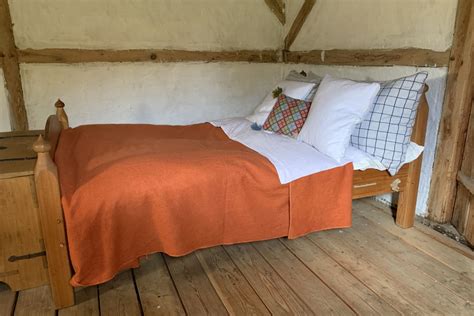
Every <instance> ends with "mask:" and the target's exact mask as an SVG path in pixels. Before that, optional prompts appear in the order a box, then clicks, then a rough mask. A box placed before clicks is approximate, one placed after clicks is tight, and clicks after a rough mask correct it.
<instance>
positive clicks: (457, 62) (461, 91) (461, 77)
mask: <svg viewBox="0 0 474 316" xmlns="http://www.w3.org/2000/svg"><path fill="white" fill-rule="evenodd" d="M473 29H474V5H473V1H471V0H459V3H458V9H457V16H456V24H455V30H454V38H453V45H452V48H451V57H450V62H449V70H448V80H447V86H446V92H445V99H444V105H443V112H442V115H441V123H440V128H439V134H438V142H437V150H436V157H435V164H434V169H433V176H432V180H431V188H430V200H429V203H428V212H429V218H430V219H432V220H434V221H436V222H441V223H446V222H448V221H450V220H451V218H452V216H453V210H454V202H455V198H456V197H455V195H456V177H457V173H458V170H459V169H460V166H461V162H462V157H463V150H464V144H465V141H466V132H467V128H468V123H469V114H470V112H471V107H472V97H473V88H472V84H473V81H474V71H473V67H474V63H473V62H472V58H473V47H474V31H473Z"/></svg>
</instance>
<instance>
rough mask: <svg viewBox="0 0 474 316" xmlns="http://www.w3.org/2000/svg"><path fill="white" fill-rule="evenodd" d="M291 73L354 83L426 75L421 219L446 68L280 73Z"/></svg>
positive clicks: (314, 68) (389, 199)
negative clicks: (426, 101) (312, 73)
mask: <svg viewBox="0 0 474 316" xmlns="http://www.w3.org/2000/svg"><path fill="white" fill-rule="evenodd" d="M291 69H296V70H298V71H299V70H306V71H308V70H311V71H313V72H314V73H316V74H319V75H324V74H326V73H328V74H331V75H333V76H338V77H341V78H349V79H354V80H368V81H372V80H373V81H383V80H390V79H395V78H399V77H403V76H407V75H411V74H413V73H415V72H417V71H427V72H428V80H427V84H428V86H429V90H428V94H427V100H428V106H429V115H428V126H427V132H426V140H425V150H424V154H423V164H422V170H421V178H420V186H419V191H418V200H417V206H416V213H417V214H418V215H421V216H424V215H426V212H427V202H428V196H429V189H430V182H431V173H432V169H433V161H434V155H435V149H436V140H437V135H438V127H439V121H440V117H441V108H442V104H443V98H444V90H445V86H446V75H447V68H416V67H402V66H397V67H348V66H317V65H301V64H300V65H286V66H285V69H284V72H285V73H287V72H288V71H289V70H291ZM381 198H382V199H384V200H386V201H387V202H389V203H392V202H394V201H392V196H391V195H384V196H381Z"/></svg>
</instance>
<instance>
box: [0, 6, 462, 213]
mask: <svg viewBox="0 0 474 316" xmlns="http://www.w3.org/2000/svg"><path fill="white" fill-rule="evenodd" d="M285 2H286V13H287V24H286V25H285V26H282V25H281V24H280V23H279V21H278V20H277V19H276V17H275V16H274V15H273V14H272V13H271V12H270V10H269V9H268V8H267V6H266V5H265V2H264V1H263V0H238V1H237V0H136V1H127V0H75V1H73V0H9V3H10V7H11V14H12V19H13V23H14V34H15V38H16V44H17V46H18V47H19V48H38V49H39V48H90V49H92V48H104V49H133V48H174V49H186V50H234V49H280V48H282V46H283V39H284V37H285V35H286V34H287V32H288V29H289V27H290V26H291V23H292V22H293V19H294V18H295V17H296V15H297V13H298V11H299V8H300V6H301V4H302V3H303V0H286V1H285ZM456 5H457V0H383V1H381V0H318V1H317V2H316V5H315V7H314V8H313V11H312V13H311V14H310V15H309V17H308V19H307V21H306V23H305V24H304V26H303V28H302V29H301V32H300V34H299V36H298V37H297V39H296V41H295V42H294V44H293V46H292V47H291V49H292V50H311V49H333V48H339V49H371V48H400V47H419V48H427V49H432V50H436V51H445V50H446V49H448V48H449V47H450V45H451V41H452V31H453V26H454V18H455V12H456ZM293 68H295V69H305V70H312V71H314V72H316V73H318V74H321V75H323V74H324V73H332V74H333V75H338V76H341V77H347V78H354V79H364V80H366V79H368V80H385V79H392V78H397V77H400V76H402V75H406V74H411V73H414V72H415V71H417V69H416V68H414V67H328V66H308V65H283V64H248V63H211V64H208V63H169V64H155V63H133V64H132V63H123V64H105V63H100V64H98V63H97V64H75V65H60V64H36V65H35V64H23V65H21V75H22V81H23V88H24V92H25V103H26V107H27V111H28V118H29V123H30V127H31V128H41V127H42V124H43V122H44V119H45V118H46V117H47V115H49V114H50V113H51V111H52V110H53V108H52V104H53V103H54V101H55V100H56V98H58V97H60V98H62V99H63V100H64V101H65V102H66V106H67V110H68V113H69V114H70V117H71V124H72V125H78V124H85V123H105V122H110V123H118V122H137V123H138V122H142V123H167V124H188V123H194V122H202V121H206V120H211V119H216V118H222V117H228V116H237V115H245V114H247V113H249V112H250V111H251V110H252V108H253V107H254V106H256V104H258V103H259V101H260V100H261V99H262V98H263V96H264V95H265V94H266V93H267V92H268V91H270V90H271V88H272V86H273V85H274V84H275V83H276V82H277V81H278V80H279V79H281V78H283V77H284V74H285V73H287V72H288V71H289V70H290V69H293ZM427 70H428V71H429V73H430V76H429V85H430V92H429V94H428V97H429V100H428V101H429V106H430V116H429V120H430V121H429V124H428V133H427V141H426V151H425V155H424V161H423V170H422V181H421V184H420V194H419V198H418V205H417V213H418V214H420V215H423V214H425V212H426V200H427V197H428V190H429V183H430V178H431V169H432V163H433V157H434V148H435V141H436V135H437V128H438V125H439V117H440V113H441V104H442V100H443V94H444V85H445V76H446V69H445V68H438V69H427ZM2 93H3V91H0V114H3V113H4V112H2V111H4V110H5V106H2V104H4V103H5V101H2V100H3V99H5V98H4V97H3V96H2ZM2 98H3V99H2ZM2 102H3V103H2ZM2 109H3V110H2ZM4 122H8V120H5V119H4V115H2V117H1V119H0V128H3V127H2V126H4V125H1V124H5V123H4ZM385 198H386V197H385Z"/></svg>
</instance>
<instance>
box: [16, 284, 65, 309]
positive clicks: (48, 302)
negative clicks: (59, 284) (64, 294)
mask: <svg viewBox="0 0 474 316" xmlns="http://www.w3.org/2000/svg"><path fill="white" fill-rule="evenodd" d="M31 315H35V316H55V315H56V311H55V309H54V303H53V300H52V299H51V292H50V290H49V288H48V287H47V286H41V287H37V288H34V289H29V290H24V291H21V292H20V293H19V294H18V301H17V302H16V307H15V316H31Z"/></svg>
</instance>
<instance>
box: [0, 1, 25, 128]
mask: <svg viewBox="0 0 474 316" xmlns="http://www.w3.org/2000/svg"><path fill="white" fill-rule="evenodd" d="M0 52H1V55H2V56H3V57H2V63H1V64H2V68H3V75H4V77H5V86H6V88H7V91H8V103H9V109H10V125H11V128H12V130H13V131H24V130H28V118H27V116H26V109H25V101H24V100H23V88H22V86H21V77H20V65H19V64H18V55H17V48H16V46H15V39H14V37H13V28H12V20H11V16H10V8H9V7H8V0H0Z"/></svg>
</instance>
